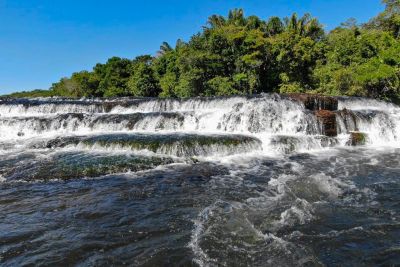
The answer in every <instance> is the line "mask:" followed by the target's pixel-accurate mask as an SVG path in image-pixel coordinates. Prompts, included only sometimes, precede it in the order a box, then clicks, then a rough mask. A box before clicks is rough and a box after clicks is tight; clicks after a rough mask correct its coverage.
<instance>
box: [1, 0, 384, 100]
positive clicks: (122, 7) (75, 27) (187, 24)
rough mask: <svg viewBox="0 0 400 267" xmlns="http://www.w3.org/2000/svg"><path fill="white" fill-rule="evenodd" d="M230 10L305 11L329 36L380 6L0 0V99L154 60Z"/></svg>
mask: <svg viewBox="0 0 400 267" xmlns="http://www.w3.org/2000/svg"><path fill="white" fill-rule="evenodd" d="M236 7H241V8H244V10H245V13H246V15H253V14H254V15H258V16H259V17H261V18H263V19H266V18H268V17H270V16H272V15H276V16H280V17H284V16H288V15H290V14H291V13H293V12H297V13H299V14H303V13H305V12H310V13H311V14H312V15H313V16H316V17H318V18H319V19H320V21H321V22H322V24H324V25H325V28H326V29H328V30H329V29H332V28H334V27H335V26H337V25H339V24H340V23H341V22H343V21H345V20H346V19H348V18H350V17H354V18H356V19H357V20H358V21H359V22H365V21H367V20H368V19H369V18H371V17H372V16H374V15H376V14H377V13H378V12H380V11H381V10H383V6H382V5H381V4H380V1H379V0H291V1H289V0H241V1H240V0H234V1H226V0H189V1H188V0H181V1H177V0H170V1H165V0H162V1H158V0H153V1H151V0H147V1H146V0H141V1H135V0H113V1H111V0H63V1H61V0H41V1H40V0H0V94H4V93H9V92H13V91H19V90H30V89H35V88H43V89H47V88H49V86H50V85H51V83H52V82H55V81H58V80H59V79H60V78H61V77H63V76H69V75H70V74H71V73H72V72H74V71H80V70H83V69H87V70H90V69H91V68H92V66H93V65H94V64H95V63H97V62H105V61H106V60H107V58H109V57H111V56H120V57H127V58H133V57H135V56H137V55H140V54H145V53H147V54H153V55H154V54H155V52H156V51H157V50H158V48H159V46H160V44H161V42H163V41H167V42H169V43H171V44H173V45H174V44H175V41H176V40H177V39H178V38H181V39H184V40H188V38H189V37H190V36H191V35H192V34H193V33H195V32H198V31H199V30H200V29H201V26H202V25H204V24H205V22H206V21H207V18H208V17H209V16H210V15H212V14H221V15H226V14H227V12H228V10H229V9H232V8H236Z"/></svg>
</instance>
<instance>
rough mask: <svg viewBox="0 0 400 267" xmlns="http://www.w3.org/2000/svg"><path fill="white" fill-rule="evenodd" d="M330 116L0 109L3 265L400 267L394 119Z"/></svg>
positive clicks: (313, 110) (205, 108) (276, 109)
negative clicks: (378, 266) (366, 266)
mask: <svg viewBox="0 0 400 267" xmlns="http://www.w3.org/2000/svg"><path fill="white" fill-rule="evenodd" d="M335 101H336V100H335ZM331 106H332V105H330V104H329V103H328V102H327V103H325V102H324V100H323V99H322V100H321V99H320V98H315V99H313V98H311V100H309V99H308V98H307V97H306V96H281V95H276V94H265V95H256V96H249V97H244V96H235V97H221V98H190V99H132V98H116V99H80V100H71V99H63V98H37V99H7V98H3V99H0V214H1V215H0V216H1V218H2V220H0V263H2V264H4V265H10V266H11V265H41V264H47V265H48V264H53V265H59V264H66V265H75V264H81V265H123V264H127V265H143V266H160V265H178V266H179V265H182V266H187V265H200V266H236V265H237V266H241V265H251V266H272V265H278V266H283V265H285V266H288V265H307V266H310V265H311V266H313V265H317V266H318V265H362V264H366V265H375V264H383V265H385V264H387V265H390V264H395V263H398V262H399V261H400V253H399V250H398V242H397V241H398V240H399V238H400V235H399V233H400V208H399V206H398V205H397V203H398V201H399V200H400V194H399V193H400V181H399V180H398V177H397V174H398V171H400V165H399V164H398V162H399V160H400V153H399V152H400V150H399V149H398V147H400V140H399V138H400V136H399V134H400V108H399V107H398V106H396V105H394V104H390V103H386V102H382V101H377V100H370V99H364V98H346V97H341V98H338V105H337V106H338V107H337V110H336V107H334V108H332V107H331ZM321 109H330V110H322V111H321ZM354 145H359V146H354Z"/></svg>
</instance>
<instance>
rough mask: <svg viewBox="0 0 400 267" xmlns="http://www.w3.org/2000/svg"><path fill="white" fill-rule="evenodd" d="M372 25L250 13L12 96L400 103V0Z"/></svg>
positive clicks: (391, 0) (235, 13)
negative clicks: (288, 96)
mask: <svg viewBox="0 0 400 267" xmlns="http://www.w3.org/2000/svg"><path fill="white" fill-rule="evenodd" d="M383 3H384V4H385V10H384V11H383V12H382V13H380V14H378V15H377V16H376V17H374V18H372V19H371V20H370V21H369V22H368V23H366V24H362V25H359V24H357V22H356V21H355V20H354V19H350V20H348V21H347V22H345V23H342V24H341V25H340V26H339V27H337V28H335V29H334V30H332V31H331V32H329V33H326V32H325V31H324V29H323V27H322V25H321V24H320V22H319V21H318V20H317V19H316V18H313V17H311V16H310V15H309V14H306V15H304V16H303V17H298V16H297V15H296V14H293V15H292V16H291V17H288V18H284V19H280V18H278V17H271V18H269V19H268V20H265V21H264V20H262V19H260V18H258V17H257V16H248V17H246V16H245V15H244V13H243V10H242V9H235V10H231V11H230V12H229V15H228V16H227V17H223V16H219V15H213V16H211V17H210V18H209V19H208V22H207V24H206V26H204V28H203V30H202V31H201V32H199V33H197V34H195V35H193V36H192V37H191V38H190V40H189V41H188V42H183V41H181V40H178V41H177V42H176V45H175V47H172V46H171V45H169V44H168V43H163V44H162V45H161V47H160V51H159V52H158V53H157V55H156V56H154V57H152V56H150V55H143V56H139V57H136V58H135V59H133V60H130V59H125V58H119V57H112V58H110V59H109V60H108V61H107V63H105V64H100V63H99V64H97V65H96V66H95V67H94V68H93V70H92V71H81V72H76V73H73V74H72V76H71V77H68V78H62V79H61V80H60V81H59V82H57V83H54V84H53V85H52V87H51V88H50V89H49V90H36V91H32V92H22V93H15V94H12V95H11V96H16V97H18V96H19V97H22V96H25V97H28V96H66V97H82V96H85V97H92V96H96V97H111V96H151V97H155V96H160V97H192V96H221V95H232V94H254V93H262V92H279V93H288V92H306V93H319V94H325V95H349V96H366V97H373V98H378V99H384V100H391V101H394V102H397V103H399V102H400V41H399V38H400V0H383Z"/></svg>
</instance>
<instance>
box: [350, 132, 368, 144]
mask: <svg viewBox="0 0 400 267" xmlns="http://www.w3.org/2000/svg"><path fill="white" fill-rule="evenodd" d="M365 142H366V134H365V133H362V132H350V138H349V140H348V141H347V145H349V146H362V145H365Z"/></svg>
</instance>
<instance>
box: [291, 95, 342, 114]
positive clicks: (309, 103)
mask: <svg viewBox="0 0 400 267" xmlns="http://www.w3.org/2000/svg"><path fill="white" fill-rule="evenodd" d="M286 96H287V97H289V98H290V99H293V100H295V101H299V102H301V103H303V104H304V106H305V108H306V109H309V110H313V111H315V110H330V111H334V110H337V109H338V100H337V99H336V98H334V97H330V96H323V95H310V94H302V93H293V94H287V95H286Z"/></svg>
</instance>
